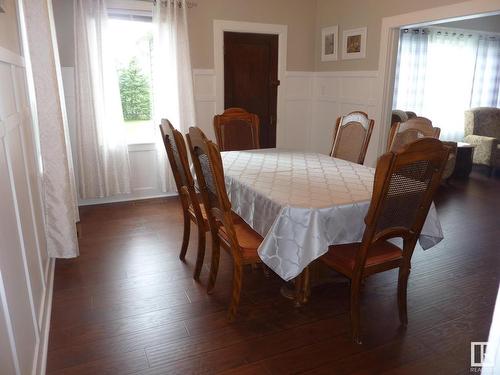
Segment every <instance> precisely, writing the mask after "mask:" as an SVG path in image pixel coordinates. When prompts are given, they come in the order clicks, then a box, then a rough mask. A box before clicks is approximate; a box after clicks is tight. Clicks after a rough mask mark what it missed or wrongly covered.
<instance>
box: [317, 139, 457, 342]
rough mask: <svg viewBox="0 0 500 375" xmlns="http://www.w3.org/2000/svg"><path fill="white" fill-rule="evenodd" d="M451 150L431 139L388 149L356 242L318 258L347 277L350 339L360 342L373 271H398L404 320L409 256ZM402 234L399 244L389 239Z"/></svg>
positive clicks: (404, 321) (404, 320) (403, 320)
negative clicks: (363, 302) (366, 284)
mask: <svg viewBox="0 0 500 375" xmlns="http://www.w3.org/2000/svg"><path fill="white" fill-rule="evenodd" d="M448 153H449V148H448V147H446V146H444V145H443V144H442V143H441V142H440V141H439V140H437V139H434V138H423V139H419V140H417V141H415V142H412V143H410V144H407V145H406V146H404V147H403V148H402V149H401V150H400V151H397V152H393V151H391V152H388V153H386V154H385V155H382V156H381V157H380V159H379V160H378V162H377V168H376V171H375V180H374V186H373V195H372V199H371V203H370V206H369V209H368V213H367V215H366V217H365V224H366V228H365V231H364V234H363V239H362V241H361V242H360V243H351V244H343V245H333V246H330V247H329V249H328V252H327V253H326V254H325V255H323V256H322V257H321V258H320V259H321V261H322V262H324V263H325V264H326V265H327V266H329V267H331V268H333V269H334V270H336V271H337V272H340V273H341V274H343V275H345V276H346V277H347V278H349V279H350V280H351V298H350V300H351V328H352V336H353V340H354V341H355V342H357V343H361V340H360V306H359V297H360V287H361V284H362V281H363V280H364V279H365V278H367V277H368V276H371V275H373V274H375V273H379V272H384V271H387V270H390V269H393V268H398V269H399V278H398V306H399V318H400V321H401V324H403V325H404V326H406V325H407V323H408V317H407V307H406V289H407V284H408V277H409V274H410V266H411V257H412V254H413V250H414V248H415V244H416V242H417V240H418V237H419V235H420V231H421V230H422V226H423V225H424V221H425V219H426V217H427V213H428V212H429V208H430V206H431V203H432V198H433V196H434V193H435V192H436V189H437V187H438V186H439V183H440V181H441V174H442V173H443V169H444V166H445V164H446V160H447V159H448ZM391 238H402V239H403V246H402V248H400V247H398V246H396V245H393V244H392V243H391V242H389V241H388V240H389V239H391Z"/></svg>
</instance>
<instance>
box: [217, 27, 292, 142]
mask: <svg viewBox="0 0 500 375" xmlns="http://www.w3.org/2000/svg"><path fill="white" fill-rule="evenodd" d="M225 31H230V32H240V33H254V34H272V35H278V80H279V81H280V82H281V84H280V86H279V87H278V98H277V116H276V145H277V146H279V145H280V144H281V143H282V142H283V140H284V137H283V135H284V134H283V133H284V129H283V126H281V119H283V118H284V112H283V110H284V97H285V95H284V94H285V93H284V83H285V82H284V81H285V72H286V54H287V32H288V26H287V25H277V24H266V23H254V22H239V21H225V20H214V65H215V110H216V112H217V113H222V112H224V32H225Z"/></svg>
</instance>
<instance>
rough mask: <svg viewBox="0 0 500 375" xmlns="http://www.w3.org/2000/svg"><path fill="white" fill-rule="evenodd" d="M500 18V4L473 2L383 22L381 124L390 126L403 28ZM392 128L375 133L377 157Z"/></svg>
mask: <svg viewBox="0 0 500 375" xmlns="http://www.w3.org/2000/svg"><path fill="white" fill-rule="evenodd" d="M493 14H500V0H474V1H465V2H462V3H457V4H452V5H447V6H441V7H436V8H429V9H424V10H420V11H416V12H411V13H405V14H400V15H397V16H392V17H385V18H383V19H382V28H381V35H380V56H379V64H378V66H379V77H378V82H377V92H378V93H380V94H379V95H378V98H379V103H378V104H377V108H378V110H379V112H380V119H381V123H386V124H390V118H391V111H392V108H391V107H392V95H393V92H394V79H395V70H396V56H397V50H398V48H397V47H398V40H399V29H400V28H401V27H412V26H417V25H419V26H422V25H426V26H430V25H434V24H439V23H440V22H443V20H446V21H458V20H462V19H466V18H474V17H480V16H486V15H493ZM388 134H389V127H388V126H386V127H383V128H381V131H379V132H376V133H375V132H374V135H376V136H378V139H374V140H373V141H372V142H378V154H379V155H380V154H382V153H383V152H384V151H385V145H386V139H387V136H388Z"/></svg>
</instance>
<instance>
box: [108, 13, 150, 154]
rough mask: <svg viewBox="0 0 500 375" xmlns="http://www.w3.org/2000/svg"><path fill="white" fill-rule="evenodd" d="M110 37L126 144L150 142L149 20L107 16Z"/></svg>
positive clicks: (119, 15) (137, 17)
mask: <svg viewBox="0 0 500 375" xmlns="http://www.w3.org/2000/svg"><path fill="white" fill-rule="evenodd" d="M109 28H110V30H109V31H110V38H111V42H112V45H113V48H114V51H113V54H114V56H115V60H116V61H115V64H116V68H117V72H118V78H119V83H120V96H121V101H122V109H123V118H124V120H125V131H126V132H127V141H128V143H129V144H134V143H153V142H154V138H155V135H156V130H157V129H156V127H155V126H154V124H153V117H152V115H153V99H152V67H151V66H152V65H151V56H152V51H153V34H152V23H151V17H145V16H136V15H130V14H129V15H123V14H110V20H109Z"/></svg>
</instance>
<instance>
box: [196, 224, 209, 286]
mask: <svg viewBox="0 0 500 375" xmlns="http://www.w3.org/2000/svg"><path fill="white" fill-rule="evenodd" d="M205 244H206V235H205V230H204V228H203V225H198V254H197V255H196V265H195V267H194V274H193V278H194V279H195V280H196V281H198V280H199V279H200V273H201V268H202V267H203V260H204V259H205Z"/></svg>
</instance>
